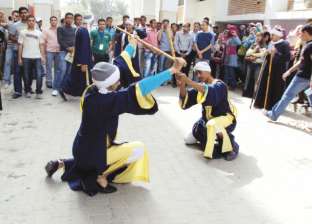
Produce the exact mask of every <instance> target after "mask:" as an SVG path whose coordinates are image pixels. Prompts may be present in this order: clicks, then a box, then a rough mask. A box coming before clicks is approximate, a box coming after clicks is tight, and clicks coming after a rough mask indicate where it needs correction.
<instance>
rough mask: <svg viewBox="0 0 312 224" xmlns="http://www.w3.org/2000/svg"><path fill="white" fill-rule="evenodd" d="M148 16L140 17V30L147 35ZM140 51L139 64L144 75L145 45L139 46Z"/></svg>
mask: <svg viewBox="0 0 312 224" xmlns="http://www.w3.org/2000/svg"><path fill="white" fill-rule="evenodd" d="M146 28H147V27H146V16H141V17H140V25H139V27H138V29H139V30H141V31H142V32H145V33H146ZM138 49H139V52H138V53H139V64H140V74H143V72H144V51H145V50H144V46H143V44H141V43H139V44H138Z"/></svg>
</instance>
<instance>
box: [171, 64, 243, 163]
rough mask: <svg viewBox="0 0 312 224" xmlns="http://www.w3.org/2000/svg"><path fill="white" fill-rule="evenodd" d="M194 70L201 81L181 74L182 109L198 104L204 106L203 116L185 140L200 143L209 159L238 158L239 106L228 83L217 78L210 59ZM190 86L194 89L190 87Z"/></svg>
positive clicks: (197, 65) (189, 142)
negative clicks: (188, 88)
mask: <svg viewBox="0 0 312 224" xmlns="http://www.w3.org/2000/svg"><path fill="white" fill-rule="evenodd" d="M194 70H195V72H196V73H197V76H198V79H199V80H200V82H201V83H197V82H194V81H192V80H190V79H189V78H188V77H187V76H186V75H185V74H181V75H179V76H177V77H178V84H179V87H180V105H181V108H182V109H184V110H185V109H188V108H190V107H192V106H194V105H196V104H201V105H202V117H201V118H200V119H199V121H197V122H196V123H195V124H194V127H193V130H192V132H191V133H189V134H188V135H187V136H186V138H185V143H186V144H196V143H198V142H199V143H200V146H201V149H202V150H203V151H204V157H206V158H208V159H215V158H222V157H223V158H224V159H225V160H227V161H231V160H234V159H235V158H236V157H237V155H238V150H239V146H238V144H237V143H236V142H235V140H234V135H233V134H232V132H233V131H234V129H235V127H236V109H235V107H234V105H233V104H231V103H230V101H229V99H228V90H227V86H226V84H225V83H224V82H222V81H221V80H217V79H214V78H213V76H212V75H211V68H210V66H209V62H205V61H202V62H198V63H197V64H196V65H195V67H194ZM186 85H189V86H191V87H192V89H190V90H187V89H186ZM216 141H217V144H216Z"/></svg>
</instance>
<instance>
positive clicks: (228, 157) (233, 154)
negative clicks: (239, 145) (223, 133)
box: [224, 151, 238, 161]
mask: <svg viewBox="0 0 312 224" xmlns="http://www.w3.org/2000/svg"><path fill="white" fill-rule="evenodd" d="M237 156H238V153H237V152H234V151H232V152H228V153H226V154H225V155H224V159H225V160H226V161H232V160H234V159H236V157H237Z"/></svg>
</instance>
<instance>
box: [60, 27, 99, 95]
mask: <svg viewBox="0 0 312 224" xmlns="http://www.w3.org/2000/svg"><path fill="white" fill-rule="evenodd" d="M81 65H87V66H88V69H87V72H86V73H84V72H82V71H81ZM92 66H93V63H92V51H91V45H90V36H89V32H88V30H87V29H86V28H79V29H78V30H77V32H76V40H75V53H74V60H73V64H72V69H71V72H70V75H68V76H65V77H64V78H63V81H62V87H61V88H62V91H63V92H65V93H66V94H69V95H72V96H82V93H83V91H84V90H85V89H86V87H87V86H88V83H87V77H88V79H89V80H88V81H89V83H92V79H91V73H90V69H91V68H92Z"/></svg>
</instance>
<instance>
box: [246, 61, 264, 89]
mask: <svg viewBox="0 0 312 224" xmlns="http://www.w3.org/2000/svg"><path fill="white" fill-rule="evenodd" d="M260 69H261V64H258V63H249V64H248V65H247V76H246V80H245V86H244V90H245V91H246V90H247V88H248V85H249V83H250V82H253V83H254V86H255V84H256V82H257V80H258V77H259V73H260Z"/></svg>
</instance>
